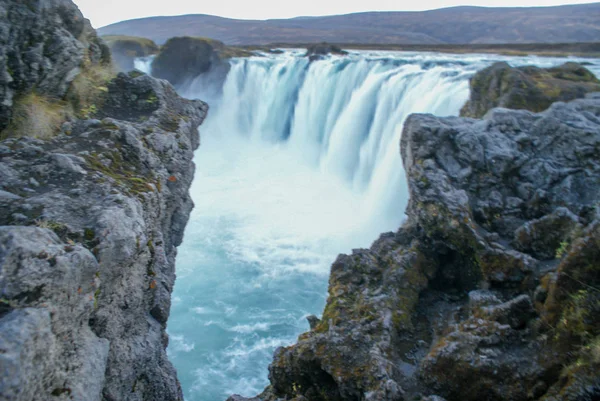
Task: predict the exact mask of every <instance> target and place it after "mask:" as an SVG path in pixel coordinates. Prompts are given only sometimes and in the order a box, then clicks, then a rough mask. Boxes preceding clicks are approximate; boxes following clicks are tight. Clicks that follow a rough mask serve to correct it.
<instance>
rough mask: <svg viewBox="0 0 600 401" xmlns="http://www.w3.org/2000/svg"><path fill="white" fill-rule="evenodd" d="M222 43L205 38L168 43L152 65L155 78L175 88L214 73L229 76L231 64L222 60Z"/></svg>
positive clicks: (182, 39)
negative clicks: (208, 73) (216, 71)
mask: <svg viewBox="0 0 600 401" xmlns="http://www.w3.org/2000/svg"><path fill="white" fill-rule="evenodd" d="M219 47H223V44H222V43H221V42H217V41H212V40H209V39H202V38H190V37H182V38H172V39H169V40H168V41H167V43H165V45H164V46H163V47H162V49H161V51H160V53H159V54H158V56H157V57H156V59H155V60H154V62H153V64H152V75H154V76H155V77H157V78H161V79H166V80H167V81H169V82H171V83H172V84H173V85H175V86H179V85H181V84H183V83H185V82H186V81H187V80H190V79H193V78H195V77H197V76H198V75H200V74H204V73H206V72H208V71H210V70H211V69H215V70H223V72H222V75H223V76H226V75H227V72H229V64H228V63H225V62H223V61H222V60H221V57H220V56H219V53H218V51H217V48H219Z"/></svg>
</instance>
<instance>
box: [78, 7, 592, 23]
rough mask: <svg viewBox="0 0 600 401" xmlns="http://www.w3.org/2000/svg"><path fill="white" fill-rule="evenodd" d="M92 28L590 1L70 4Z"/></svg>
mask: <svg viewBox="0 0 600 401" xmlns="http://www.w3.org/2000/svg"><path fill="white" fill-rule="evenodd" d="M74 2H75V3H76V4H77V5H78V6H79V8H80V9H81V11H82V12H83V14H84V15H85V16H86V17H87V18H89V19H90V20H91V21H92V25H94V27H95V28H100V27H102V26H105V25H109V24H112V23H114V22H118V21H124V20H128V19H133V18H143V17H150V16H157V15H182V14H210V15H218V16H221V17H228V18H240V19H270V18H292V17H297V16H315V15H334V14H348V13H354V12H361V11H419V10H431V9H435V8H443V7H452V6H458V5H476V6H486V7H517V6H555V5H561V4H583V3H591V2H592V1H590V0H462V1H460V0H458V1H457V0H420V1H410V2H409V1H406V0H403V1H398V0H369V1H364V0H335V1H332V0H302V1H282V0H252V1H248V0H214V1H213V0H208V1H206V0H204V1H202V0H74Z"/></svg>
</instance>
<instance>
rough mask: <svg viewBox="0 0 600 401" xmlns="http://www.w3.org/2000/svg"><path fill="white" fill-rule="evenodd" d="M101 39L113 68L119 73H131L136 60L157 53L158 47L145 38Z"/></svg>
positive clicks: (107, 37) (114, 37)
mask: <svg viewBox="0 0 600 401" xmlns="http://www.w3.org/2000/svg"><path fill="white" fill-rule="evenodd" d="M102 39H103V40H104V41H105V42H106V44H107V45H108V47H109V48H110V51H111V53H112V59H113V62H114V64H115V67H116V68H117V69H118V70H119V71H121V72H129V71H132V70H133V69H134V68H135V65H134V61H135V59H136V58H139V57H148V56H152V55H154V54H157V53H158V51H159V47H158V45H157V44H156V43H154V42H153V41H152V40H150V39H146V38H138V37H135V36H103V37H102Z"/></svg>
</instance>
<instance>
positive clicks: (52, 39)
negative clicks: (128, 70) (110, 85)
mask: <svg viewBox="0 0 600 401" xmlns="http://www.w3.org/2000/svg"><path fill="white" fill-rule="evenodd" d="M109 60H110V53H109V50H108V47H106V45H105V44H104V42H102V41H101V40H100V39H98V37H97V35H96V32H95V31H94V30H93V29H92V27H91V25H90V23H89V21H88V20H86V19H85V18H84V17H83V15H82V14H81V12H80V11H79V9H78V8H77V7H74V5H73V3H72V2H71V0H27V1H14V0H0V131H2V130H3V129H4V128H6V126H7V125H8V123H9V122H10V121H11V118H12V110H13V105H14V99H15V97H18V96H23V94H25V93H27V92H30V91H31V90H32V89H34V88H35V91H36V92H37V93H38V94H40V95H45V96H50V97H52V98H54V99H62V98H63V97H64V96H65V94H66V93H67V91H68V89H69V87H70V84H71V82H72V81H73V80H74V79H75V78H76V77H77V75H78V74H79V73H80V72H81V69H82V68H85V67H88V68H89V67H90V66H93V65H97V64H101V63H107V62H108V61H109Z"/></svg>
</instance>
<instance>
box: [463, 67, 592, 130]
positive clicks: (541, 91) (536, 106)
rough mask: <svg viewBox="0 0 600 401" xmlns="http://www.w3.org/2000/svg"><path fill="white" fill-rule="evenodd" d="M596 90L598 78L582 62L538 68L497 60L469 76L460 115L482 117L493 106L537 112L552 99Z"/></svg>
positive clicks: (565, 97) (564, 98) (575, 97)
mask: <svg viewBox="0 0 600 401" xmlns="http://www.w3.org/2000/svg"><path fill="white" fill-rule="evenodd" d="M597 91H600V81H599V80H598V79H597V78H596V77H595V76H594V74H592V73H591V72H590V71H589V70H588V69H586V68H585V67H584V66H582V65H581V64H577V63H572V62H569V63H565V64H563V65H561V66H558V67H553V68H538V67H535V66H524V67H511V66H510V65H508V63H506V62H498V63H495V64H494V65H492V66H491V67H488V68H486V69H484V70H481V71H479V72H478V73H477V74H475V76H474V77H473V78H472V79H471V96H470V100H469V101H468V102H467V104H466V105H465V106H464V107H463V109H462V111H461V115H462V116H463V117H474V118H481V117H483V116H484V115H485V114H486V113H487V112H488V111H489V110H491V109H493V108H494V107H505V108H508V109H523V110H529V111H533V112H540V111H544V110H546V109H547V108H548V107H550V105H551V104H552V103H554V102H557V101H563V102H564V101H569V100H574V99H578V98H583V97H585V95H586V93H589V92H597Z"/></svg>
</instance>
